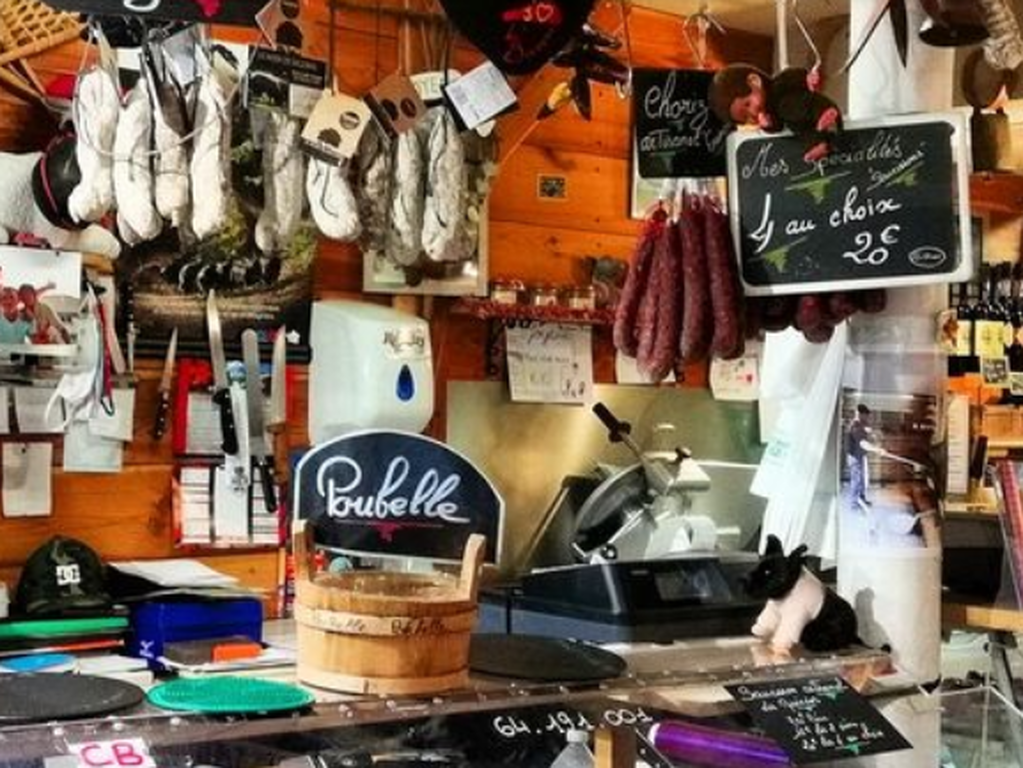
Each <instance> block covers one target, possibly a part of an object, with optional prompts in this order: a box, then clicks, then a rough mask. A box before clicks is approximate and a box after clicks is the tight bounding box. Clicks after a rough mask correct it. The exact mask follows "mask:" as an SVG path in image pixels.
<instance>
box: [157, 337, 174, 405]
mask: <svg viewBox="0 0 1023 768" xmlns="http://www.w3.org/2000/svg"><path fill="white" fill-rule="evenodd" d="M177 355H178V329H177V328H175V329H174V330H173V331H172V332H171V337H170V342H169V343H168V344H167V356H166V357H165V358H164V361H163V373H162V374H161V375H160V391H161V392H170V390H171V381H172V380H173V379H174V362H175V359H176V358H177Z"/></svg>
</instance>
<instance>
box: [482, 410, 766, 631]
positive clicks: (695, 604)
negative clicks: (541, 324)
mask: <svg viewBox="0 0 1023 768" xmlns="http://www.w3.org/2000/svg"><path fill="white" fill-rule="evenodd" d="M593 411H594V413H595V414H596V416H597V417H598V418H599V419H600V420H601V421H602V422H603V424H604V425H605V426H606V427H607V429H608V435H609V438H610V440H611V442H613V443H621V444H622V445H624V446H625V447H626V448H628V449H629V451H630V452H631V453H632V454H633V458H635V459H636V463H634V464H631V465H629V466H626V467H606V466H601V467H598V468H597V471H596V472H595V474H594V475H593V476H588V477H571V478H566V479H565V481H564V482H563V483H562V486H561V489H560V490H559V493H558V494H557V497H556V498H555V500H554V502H553V503H552V505H551V506H550V508H549V509H548V511H547V513H546V514H545V515H544V518H543V522H542V523H541V525H540V526H539V528H538V529H537V532H536V533H535V534H534V536H533V538H532V540H531V541H530V543H529V544H528V545H527V548H526V551H527V559H528V562H529V563H530V566H531V570H530V571H529V572H528V573H526V574H525V575H523V576H522V577H521V580H520V581H519V582H518V583H516V584H515V585H514V586H512V587H510V588H505V589H502V590H496V591H491V592H490V593H488V594H485V595H484V596H483V608H484V610H483V612H482V617H481V618H482V621H483V623H484V629H485V630H486V631H499V630H501V629H503V630H505V631H509V632H512V633H522V634H527V633H528V634H544V635H553V636H561V637H566V636H567V637H575V638H578V639H585V640H592V641H596V642H615V641H653V642H666V641H670V640H674V639H679V638H683V637H698V636H708V635H723V634H746V633H747V632H748V631H749V627H750V626H751V621H752V619H753V618H755V615H756V612H757V610H759V608H760V607H762V606H761V605H759V604H757V603H755V602H753V601H751V600H749V599H748V598H747V597H746V595H745V592H744V590H743V588H742V579H743V577H744V576H745V575H746V574H748V573H749V571H750V570H752V568H753V567H754V566H755V564H756V561H757V557H756V555H755V554H754V553H749V552H741V551H734V550H733V551H725V550H723V549H721V548H720V547H719V544H720V543H721V541H722V540H723V539H725V538H727V537H729V536H732V537H735V538H737V536H738V534H737V532H735V531H731V530H728V529H727V527H724V528H722V527H719V525H718V524H717V523H716V522H715V520H714V519H713V518H712V517H711V516H710V515H708V514H704V513H699V512H697V510H695V509H694V504H693V500H694V497H695V496H696V495H698V494H701V493H703V492H706V491H708V490H709V489H710V486H711V480H710V477H709V476H708V474H707V473H706V472H705V471H704V469H703V468H702V467H701V466H700V464H699V463H698V462H697V461H695V460H694V459H693V457H692V456H691V455H690V453H689V451H688V450H686V449H684V448H677V447H672V448H668V449H664V447H663V446H662V449H661V450H654V451H646V452H644V451H642V450H641V449H640V447H639V446H638V445H637V444H636V442H635V441H634V440H633V439H632V437H631V434H630V433H631V426H630V425H629V424H628V423H626V422H622V421H619V420H618V419H617V418H616V417H615V416H614V415H613V414H612V413H611V412H610V411H609V410H608V409H607V408H606V407H605V406H604V405H603V404H601V403H597V404H596V405H595V406H594V407H593ZM741 543H742V542H735V544H736V545H738V544H741ZM735 549H738V546H736V547H735Z"/></svg>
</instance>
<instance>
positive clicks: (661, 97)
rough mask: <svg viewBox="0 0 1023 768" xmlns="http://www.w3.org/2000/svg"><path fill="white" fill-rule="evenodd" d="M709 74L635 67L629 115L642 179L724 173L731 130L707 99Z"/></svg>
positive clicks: (692, 176)
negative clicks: (633, 129) (719, 117)
mask: <svg viewBox="0 0 1023 768" xmlns="http://www.w3.org/2000/svg"><path fill="white" fill-rule="evenodd" d="M713 78H714V73H713V72H706V71H702V70H687V69H637V70H635V72H634V73H633V80H632V113H633V121H634V126H635V147H636V153H637V160H638V165H639V175H640V176H641V177H642V178H644V179H664V178H705V177H712V176H724V175H725V170H726V167H727V166H726V163H725V148H726V145H727V142H726V139H727V138H728V134H729V132H730V131H731V128H730V126H726V125H725V124H724V123H722V122H721V121H720V120H718V119H717V117H716V116H715V115H714V113H713V112H712V111H711V109H710V106H709V104H708V101H707V92H708V90H709V88H710V82H711V80H712V79H713Z"/></svg>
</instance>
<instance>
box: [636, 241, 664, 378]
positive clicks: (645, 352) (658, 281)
mask: <svg viewBox="0 0 1023 768" xmlns="http://www.w3.org/2000/svg"><path fill="white" fill-rule="evenodd" d="M669 230H670V225H669V224H665V225H664V226H663V227H661V229H660V231H659V232H658V234H657V239H656V240H655V241H654V255H653V259H652V260H651V263H650V277H649V278H648V279H647V282H646V290H645V291H643V299H642V301H640V304H639V313H638V314H637V316H636V334H637V336H639V345H638V348H637V350H636V367H637V368H638V369H639V372H640V373H642V374H643V375H644V376H646V377H647V378H650V379H651V380H653V379H652V372H653V370H654V368H655V367H656V365H655V361H654V348H655V346H656V344H657V333H658V328H657V319H658V317H659V314H660V305H661V302H662V301H663V299H664V296H665V291H664V279H663V272H664V266H665V256H666V253H667V248H668V235H667V232H668V231H669Z"/></svg>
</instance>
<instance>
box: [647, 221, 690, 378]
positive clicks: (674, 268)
mask: <svg viewBox="0 0 1023 768" xmlns="http://www.w3.org/2000/svg"><path fill="white" fill-rule="evenodd" d="M678 229H679V228H678V225H677V224H669V225H667V226H666V227H665V228H664V231H663V232H662V233H661V236H660V238H658V241H657V248H656V250H655V251H654V266H653V269H652V270H651V272H650V283H649V285H647V291H649V292H652V293H655V294H656V296H657V300H656V301H655V302H654V304H655V306H656V317H655V318H654V331H653V335H654V339H653V348H652V349H651V351H650V354H649V356H648V357H647V358H646V359H644V358H642V357H641V358H640V372H641V373H643V374H644V375H645V376H646V377H647V378H648V379H649V380H650V381H662V380H664V378H665V377H667V375H668V374H669V373H671V370H672V368H673V367H674V365H675V350H677V349H678V342H679V334H680V333H681V324H682V323H681V319H682V315H681V312H682V281H681V279H680V277H681V271H682V254H681V243H680V242H679V237H680V235H679V231H678ZM642 330H645V329H642ZM642 346H643V345H642V344H640V347H641V348H642Z"/></svg>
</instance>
